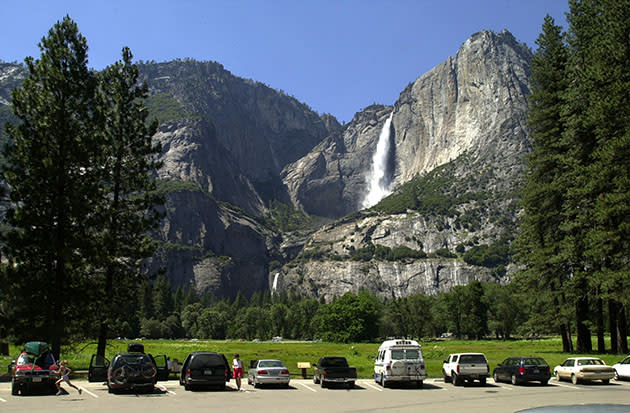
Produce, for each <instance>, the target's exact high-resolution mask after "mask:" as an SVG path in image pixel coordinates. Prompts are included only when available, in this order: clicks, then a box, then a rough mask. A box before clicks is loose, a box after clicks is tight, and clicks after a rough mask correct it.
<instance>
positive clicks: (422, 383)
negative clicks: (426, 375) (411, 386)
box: [416, 380, 424, 389]
mask: <svg viewBox="0 0 630 413" xmlns="http://www.w3.org/2000/svg"><path fill="white" fill-rule="evenodd" d="M422 386H424V381H422V380H418V381H417V382H416V387H417V388H419V389H421V388H422Z"/></svg>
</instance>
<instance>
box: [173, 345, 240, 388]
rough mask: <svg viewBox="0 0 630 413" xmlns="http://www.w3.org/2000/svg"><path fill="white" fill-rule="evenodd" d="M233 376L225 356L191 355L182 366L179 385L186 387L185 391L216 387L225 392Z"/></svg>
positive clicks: (199, 353) (211, 354) (212, 354)
mask: <svg viewBox="0 0 630 413" xmlns="http://www.w3.org/2000/svg"><path fill="white" fill-rule="evenodd" d="M231 376H232V372H231V371H230V365H229V364H228V361H227V359H226V358H225V356H224V355H223V354H221V353H209V352H205V353H202V352H198V353H190V354H189V355H188V356H187V357H186V360H184V364H182V371H181V373H180V375H179V384H180V385H182V386H184V389H185V390H190V389H191V388H192V387H201V386H216V387H217V388H219V389H220V390H223V389H225V383H227V382H229V381H230V377H231Z"/></svg>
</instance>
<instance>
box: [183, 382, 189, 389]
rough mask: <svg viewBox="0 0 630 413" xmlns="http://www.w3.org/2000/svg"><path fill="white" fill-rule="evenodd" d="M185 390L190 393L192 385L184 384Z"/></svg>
mask: <svg viewBox="0 0 630 413" xmlns="http://www.w3.org/2000/svg"><path fill="white" fill-rule="evenodd" d="M184 390H186V391H190V384H186V383H184Z"/></svg>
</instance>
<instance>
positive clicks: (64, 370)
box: [55, 360, 81, 396]
mask: <svg viewBox="0 0 630 413" xmlns="http://www.w3.org/2000/svg"><path fill="white" fill-rule="evenodd" d="M67 365H68V360H64V361H60V362H59V370H57V374H59V375H61V378H60V379H59V380H57V381H56V382H55V386H57V396H61V395H62V394H63V392H62V391H61V383H62V382H64V381H65V382H66V383H68V386H70V387H72V388H75V389H76V390H77V391H78V392H79V394H81V389H80V388H78V387H77V386H75V385H74V384H72V383H70V377H69V376H68V375H69V374H70V373H72V370H71V369H69V368H68V367H67Z"/></svg>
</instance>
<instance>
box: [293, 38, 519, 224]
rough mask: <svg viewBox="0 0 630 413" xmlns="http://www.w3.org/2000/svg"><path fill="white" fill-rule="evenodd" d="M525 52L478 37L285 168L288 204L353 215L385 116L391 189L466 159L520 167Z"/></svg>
mask: <svg viewBox="0 0 630 413" xmlns="http://www.w3.org/2000/svg"><path fill="white" fill-rule="evenodd" d="M530 59H531V52H530V51H529V49H528V48H527V46H525V45H523V44H519V43H518V42H517V41H516V40H515V39H514V37H513V36H512V35H511V34H510V33H509V32H506V31H504V32H502V33H499V34H495V33H492V32H489V31H483V32H480V33H477V34H475V35H473V36H472V37H471V38H469V39H468V40H467V41H466V42H465V43H464V44H463V45H462V47H461V48H460V50H459V51H458V52H457V55H456V56H455V57H454V58H449V59H447V60H446V61H445V62H443V63H441V64H439V65H438V66H436V67H435V68H434V69H432V70H431V71H429V72H428V73H426V74H425V75H423V76H421V77H420V78H418V79H417V80H416V81H415V82H413V83H411V84H410V85H409V86H408V87H407V88H406V89H405V90H404V91H403V92H402V93H401V94H400V97H399V99H398V101H397V102H396V103H395V105H394V108H391V107H387V106H372V107H368V108H366V109H365V110H364V111H363V112H361V113H358V114H357V115H355V117H354V119H353V120H352V121H351V122H350V123H349V124H348V125H347V127H346V128H345V130H344V131H343V132H341V133H338V134H333V135H332V136H330V137H328V138H327V139H326V140H325V141H323V142H322V143H320V144H319V145H318V146H316V147H315V148H314V149H313V151H311V153H309V154H308V155H306V156H305V157H303V158H302V159H300V160H298V161H296V162H294V163H293V164H291V165H288V166H286V167H285V169H284V171H283V173H282V179H283V181H284V183H285V184H286V186H287V188H288V191H289V194H290V196H291V199H292V200H293V201H294V203H295V204H296V205H298V206H300V207H301V208H303V210H304V211H306V212H307V213H309V214H315V215H321V216H327V217H331V218H340V217H342V216H345V215H347V214H350V213H352V212H354V211H356V210H358V209H359V207H360V201H361V200H362V199H363V196H364V194H365V192H366V187H367V185H366V175H367V173H368V171H369V170H370V167H371V160H372V154H373V153H374V151H375V148H376V144H377V139H378V136H379V133H380V131H381V129H382V126H383V124H384V122H385V119H386V118H387V116H388V115H389V113H390V112H391V111H392V110H393V112H394V116H393V120H392V125H393V126H392V132H393V140H394V143H395V145H394V149H393V150H394V153H393V154H392V155H393V158H394V159H395V170H394V171H393V176H394V182H393V186H394V188H395V187H396V186H399V185H401V184H403V183H405V182H407V181H409V180H411V179H412V178H414V177H416V176H419V175H424V174H425V173H427V172H429V171H431V170H433V169H434V168H436V167H437V166H440V165H443V164H446V163H447V162H449V161H452V160H454V159H456V158H457V157H459V156H460V155H462V154H463V153H470V154H472V155H473V156H474V157H475V158H478V159H484V160H485V161H486V162H487V163H491V162H496V161H497V160H501V161H502V162H504V164H505V165H506V166H507V164H511V165H516V166H520V165H522V159H521V158H522V155H523V154H525V153H527V151H528V150H529V148H530V145H529V141H528V139H527V129H526V126H525V119H526V111H527V95H528V93H529V87H528V77H529V61H530Z"/></svg>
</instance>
